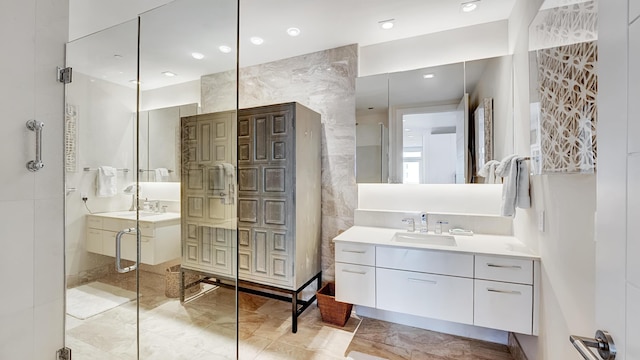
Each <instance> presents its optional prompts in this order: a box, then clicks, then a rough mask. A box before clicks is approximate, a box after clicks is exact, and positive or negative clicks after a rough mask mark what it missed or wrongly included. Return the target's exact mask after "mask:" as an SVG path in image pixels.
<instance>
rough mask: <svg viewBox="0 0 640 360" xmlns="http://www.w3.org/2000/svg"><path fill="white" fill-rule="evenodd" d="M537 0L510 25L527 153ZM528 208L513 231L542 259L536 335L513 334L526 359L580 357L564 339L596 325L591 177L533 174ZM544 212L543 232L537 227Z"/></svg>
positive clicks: (518, 142)
mask: <svg viewBox="0 0 640 360" xmlns="http://www.w3.org/2000/svg"><path fill="white" fill-rule="evenodd" d="M541 2H542V1H541V0H535V1H520V2H519V3H518V4H517V5H516V8H515V9H514V13H513V15H512V21H511V22H510V24H509V28H510V32H511V35H510V38H511V39H512V40H513V42H512V45H513V48H514V58H513V62H514V104H515V105H514V118H515V121H514V129H515V152H516V153H520V154H528V153H529V63H528V32H527V28H528V24H529V22H530V20H531V19H532V18H533V16H535V14H536V12H537V10H538V7H539V5H540V4H541ZM531 182H532V187H531V195H532V208H531V209H529V210H522V209H518V210H517V213H516V218H515V222H514V233H515V235H516V236H517V237H518V238H519V239H521V240H522V241H523V242H525V243H526V244H527V245H528V246H529V247H531V248H533V249H537V250H538V252H539V254H540V256H541V259H542V262H541V264H542V279H541V299H540V335H539V337H538V338H535V337H527V336H522V335H517V338H518V340H519V341H520V343H521V344H522V345H523V347H524V349H525V352H526V353H527V355H528V356H529V359H540V360H547V359H548V360H555V359H581V357H580V355H579V354H578V353H577V352H576V351H575V350H574V349H573V346H572V345H571V344H570V343H569V341H568V338H569V335H570V334H583V335H586V336H589V335H592V334H593V332H594V330H595V327H594V315H593V314H594V312H595V305H594V294H595V285H594V280H595V265H594V260H595V259H594V258H595V246H594V213H595V208H596V196H595V193H596V178H595V175H551V176H534V177H532V179H531ZM542 211H544V220H545V230H544V231H543V232H541V231H539V230H538V226H537V224H538V215H539V213H540V212H542Z"/></svg>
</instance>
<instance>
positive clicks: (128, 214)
mask: <svg viewBox="0 0 640 360" xmlns="http://www.w3.org/2000/svg"><path fill="white" fill-rule="evenodd" d="M91 215H94V216H100V217H108V218H115V219H124V220H135V219H136V212H135V211H115V212H105V213H97V214H91ZM171 220H180V213H173V212H166V213H153V212H145V211H140V221H146V222H152V223H158V222H165V221H171Z"/></svg>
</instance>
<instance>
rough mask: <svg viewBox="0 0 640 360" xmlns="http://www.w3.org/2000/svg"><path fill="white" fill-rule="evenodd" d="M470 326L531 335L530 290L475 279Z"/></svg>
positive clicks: (524, 287)
mask: <svg viewBox="0 0 640 360" xmlns="http://www.w3.org/2000/svg"><path fill="white" fill-rule="evenodd" d="M474 285H475V286H474V287H475V290H474V308H475V310H474V316H473V324H474V325H476V326H482V327H487V328H492V329H498V330H505V331H513V332H516V333H520V334H531V330H532V321H533V311H532V309H533V287H532V286H531V285H521V284H510V283H503V282H497V281H486V280H475V284H474Z"/></svg>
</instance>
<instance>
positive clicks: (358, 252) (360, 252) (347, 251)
mask: <svg viewBox="0 0 640 360" xmlns="http://www.w3.org/2000/svg"><path fill="white" fill-rule="evenodd" d="M342 252H346V253H354V254H364V253H366V251H362V250H345V249H342Z"/></svg>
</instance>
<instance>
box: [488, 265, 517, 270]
mask: <svg viewBox="0 0 640 360" xmlns="http://www.w3.org/2000/svg"><path fill="white" fill-rule="evenodd" d="M487 266H488V267H494V268H504V269H522V266H520V265H498V264H487Z"/></svg>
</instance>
